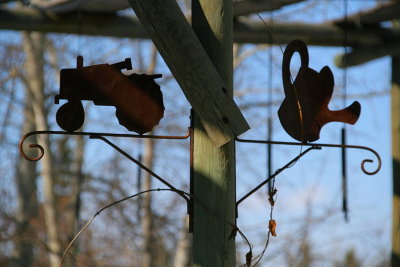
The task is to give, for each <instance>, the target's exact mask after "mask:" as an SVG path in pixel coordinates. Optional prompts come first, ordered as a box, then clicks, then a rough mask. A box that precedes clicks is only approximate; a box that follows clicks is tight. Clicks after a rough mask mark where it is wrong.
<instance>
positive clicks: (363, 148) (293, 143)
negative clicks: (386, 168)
mask: <svg viewBox="0 0 400 267" xmlns="http://www.w3.org/2000/svg"><path fill="white" fill-rule="evenodd" d="M235 140H236V141H237V142H242V143H255V144H275V145H290V146H318V147H337V148H354V149H362V150H368V151H370V152H372V153H373V154H374V155H375V157H376V158H377V160H378V162H377V167H376V169H375V170H374V171H367V170H366V169H365V163H367V162H368V163H372V162H374V161H373V160H372V159H364V160H363V161H362V162H361V170H362V171H363V172H364V173H365V174H368V175H374V174H376V173H378V172H379V171H380V169H381V166H382V161H381V157H380V156H379V154H378V152H376V151H375V150H373V149H372V148H370V147H366V146H356V145H340V144H318V143H299V142H281V141H268V140H250V139H239V138H236V139H235Z"/></svg>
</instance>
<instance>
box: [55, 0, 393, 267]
mask: <svg viewBox="0 0 400 267" xmlns="http://www.w3.org/2000/svg"><path fill="white" fill-rule="evenodd" d="M314 3H315V4H314V5H313V6H312V7H313V11H312V12H310V11H309V9H307V8H306V7H303V6H304V5H301V4H300V5H293V7H289V8H286V9H283V10H282V11H278V12H275V13H274V19H276V20H279V19H285V20H286V21H287V20H291V21H303V22H310V23H315V22H321V21H324V20H329V19H334V18H338V17H343V15H344V12H343V10H344V8H343V7H344V5H343V3H344V1H339V0H332V1H320V2H319V3H318V1H314ZM375 4H376V1H369V0H365V1H364V0H363V1H359V0H349V1H348V12H349V14H350V13H352V12H355V11H357V10H360V9H365V8H368V7H372V6H374V5H375ZM327 6H328V8H327ZM298 10H301V12H298ZM261 15H262V17H263V18H264V19H265V20H266V21H268V20H269V19H270V17H269V14H261ZM69 38H71V41H70V44H71V47H70V49H71V51H72V52H71V54H73V55H75V54H82V55H84V57H85V63H84V64H85V65H86V64H94V63H104V61H106V62H108V63H114V62H118V61H121V60H123V59H124V58H126V57H132V63H133V64H134V65H135V64H137V62H136V61H135V58H134V52H133V51H132V49H127V48H125V47H124V45H123V44H124V42H125V41H123V40H122V41H120V42H117V41H116V40H115V39H111V40H107V41H104V42H101V44H100V42H98V43H97V44H96V40H99V39H96V38H84V37H75V36H71V37H69ZM88 43H90V45H86V44H88ZM102 46H104V47H107V48H109V49H110V51H111V52H110V53H109V54H108V55H107V56H106V57H107V58H106V59H105V58H104V57H103V58H98V55H97V54H96V53H92V52H91V51H96V49H102ZM253 47H254V46H253V45H246V46H245V47H244V48H243V49H245V50H246V49H252V48H253ZM282 49H284V45H282ZM113 51H114V52H115V51H117V52H115V53H114V52H113ZM144 51H145V53H149V51H148V50H146V49H144ZM343 51H344V48H340V47H339V48H326V47H309V55H310V64H309V66H310V67H311V68H313V69H315V70H318V71H319V70H320V69H321V68H322V67H324V66H326V65H327V66H329V67H330V68H331V69H332V72H333V74H334V78H335V89H334V96H333V98H332V101H331V103H330V105H329V107H330V108H331V109H341V108H343V107H344V106H345V105H349V104H351V102H353V101H356V100H357V101H359V102H360V103H361V106H362V111H361V116H360V118H359V120H358V122H357V123H356V124H355V125H346V126H345V127H346V129H347V143H348V144H351V145H361V146H368V147H371V148H372V149H375V150H376V151H377V152H378V153H379V154H380V156H381V159H382V169H381V170H380V172H379V173H378V174H376V175H373V176H369V175H366V174H364V173H363V172H362V171H361V169H360V164H361V162H362V160H364V159H373V160H374V163H372V164H371V165H366V168H367V169H369V170H373V169H374V168H375V167H376V165H375V164H376V159H375V158H374V155H373V154H371V153H370V152H368V151H362V150H355V149H348V150H347V156H348V160H347V164H348V165H347V170H348V204H349V218H350V220H349V222H347V223H346V222H345V221H344V219H343V215H342V213H341V211H340V209H341V159H340V155H341V151H340V149H338V148H323V149H322V150H318V151H311V152H310V153H308V154H307V155H305V156H304V157H303V158H301V159H300V160H299V161H297V162H296V164H294V165H293V166H292V167H291V168H289V169H287V170H285V171H283V172H282V173H281V174H280V175H278V176H277V178H276V187H277V189H278V194H277V202H276V207H275V209H274V213H273V218H274V219H275V220H276V221H277V223H278V227H277V232H278V236H277V237H274V238H272V239H271V243H270V247H269V250H268V251H267V254H266V259H267V260H268V259H270V260H273V262H275V263H276V262H278V263H279V262H280V261H284V260H285V259H284V258H283V257H282V255H281V254H279V249H282V244H283V243H284V241H285V240H288V239H289V240H290V238H294V239H295V240H297V239H299V238H300V237H301V236H302V235H304V234H305V230H304V229H306V228H307V227H304V225H305V224H307V223H309V226H310V227H311V228H312V229H308V230H307V231H309V232H308V234H309V238H310V240H311V241H312V244H313V245H314V247H315V249H316V252H317V253H318V254H319V255H323V254H327V253H328V254H329V255H330V256H335V255H338V256H339V255H343V253H345V252H346V250H348V249H350V248H355V249H356V251H357V255H359V256H361V257H364V258H365V261H366V263H368V260H371V261H372V260H373V259H375V257H376V255H378V254H379V253H381V252H382V251H383V252H384V253H387V252H388V251H389V249H390V227H391V224H390V220H391V195H392V184H391V179H392V177H391V167H392V166H391V136H390V95H389V90H390V58H388V57H386V58H381V59H378V60H374V61H371V62H369V63H366V64H363V65H361V66H357V67H352V68H349V69H347V70H346V71H345V70H343V69H338V68H336V67H335V65H334V63H333V59H334V57H335V56H336V55H337V54H339V53H342V52H343ZM269 53H270V50H268V49H267V48H265V49H262V50H260V51H259V52H257V53H255V54H254V55H253V56H252V57H250V58H248V59H247V60H245V61H244V62H243V63H242V65H241V66H240V69H239V70H238V72H237V73H235V89H236V90H237V91H238V93H239V94H238V95H239V96H237V97H236V98H235V100H236V102H237V103H238V104H239V105H241V104H244V103H248V102H260V101H269V100H272V101H273V102H274V103H275V102H276V104H275V105H273V106H272V107H271V108H270V109H268V108H256V107H250V108H246V109H243V110H242V111H243V114H244V116H245V117H246V118H247V119H248V122H249V124H250V126H251V130H250V131H248V132H247V133H245V134H243V135H242V136H240V137H241V138H249V139H252V138H254V139H266V136H267V134H266V129H267V123H266V117H267V116H268V114H272V116H273V140H276V141H294V140H293V139H292V138H291V137H289V136H288V135H287V134H286V133H285V132H284V130H283V129H282V127H281V125H280V123H279V120H278V119H277V115H276V112H277V110H278V108H279V105H280V102H281V101H282V100H283V94H282V93H283V88H282V81H281V62H282V52H281V50H280V48H278V47H274V48H272V61H271V60H270V57H269V56H270V54H269ZM100 61H101V62H100ZM298 62H299V61H298V58H297V59H296V56H294V58H293V62H292V64H291V67H292V70H293V73H292V75H293V76H295V73H296V68H298V64H299V63H298ZM74 66H75V57H71V58H70V59H69V60H66V61H65V62H64V66H63V67H65V68H70V67H74ZM269 68H272V72H270V70H269ZM157 71H158V72H160V73H163V75H164V77H166V76H168V75H169V71H168V69H167V67H166V66H165V64H164V63H163V62H161V65H160V67H159V68H158V69H157ZM269 73H272V76H270V75H269ZM345 76H346V77H347V79H346V94H347V97H346V104H345V103H344V101H343V98H342V97H341V96H343V92H344V89H343V85H344V84H345V82H344V77H345ZM164 82H165V81H164ZM166 84H167V86H166V87H167V88H168V90H171V91H172V92H165V99H164V101H165V106H166V115H165V119H163V120H162V121H161V124H160V125H161V126H163V127H166V126H168V123H171V119H169V118H174V112H175V110H176V106H177V105H178V106H179V108H180V107H181V106H184V108H183V109H184V110H187V114H186V115H185V114H183V115H182V116H181V117H179V124H180V125H183V127H185V125H188V123H189V120H188V115H189V107H188V103H187V101H186V100H181V102H180V103H176V102H174V100H175V98H176V95H178V96H179V99H182V98H183V95H182V93H181V92H180V89H179V86H178V85H177V84H176V82H175V81H174V80H173V79H172V80H169V81H167V82H166ZM271 86H272V88H273V93H272V94H270V91H269V90H270V87H271ZM248 89H251V90H250V92H251V94H248V95H246V96H244V97H242V96H240V93H241V92H246V90H248ZM371 95H373V96H371ZM270 98H272V99H270ZM85 107H86V108H88V110H89V111H88V112H89V113H90V114H91V116H93V118H94V120H93V123H90V122H89V123H88V125H87V127H88V128H90V129H91V130H98V131H104V130H109V129H110V128H109V127H110V125H116V124H117V122H116V119H115V121H107V123H106V124H104V125H103V126H97V125H96V122H97V121H101V120H104V116H105V115H104V114H113V112H114V110H112V109H109V108H100V109H99V107H93V105H91V104H87V106H85ZM96 110H102V111H101V112H97V111H96ZM52 126H55V127H56V125H54V121H53V125H52ZM342 127H343V124H341V123H330V124H328V125H326V126H324V127H323V128H322V130H321V138H320V140H318V141H317V142H318V143H330V144H339V143H340V131H341V129H342ZM116 129H117V130H118V131H120V130H121V128H116ZM123 131H124V130H122V132H123ZM176 134H177V135H179V134H181V133H180V132H177V133H176ZM182 134H184V133H182ZM98 142H100V141H90V142H89V143H88V147H89V149H88V152H87V153H88V156H89V158H96V161H92V162H88V163H87V166H86V168H87V169H96V168H97V167H98V166H100V165H101V164H103V157H104V158H106V157H107V156H108V155H109V153H112V152H111V151H110V149H109V148H106V146H105V145H99V143H98ZM117 142H121V144H125V143H123V141H117ZM175 144H176V147H175ZM183 145H187V143H185V144H183ZM180 146H181V145H178V144H177V143H173V144H171V145H170V149H168V151H162V152H160V156H161V157H162V158H164V159H166V160H165V161H161V160H158V161H157V163H158V165H157V164H156V166H155V171H156V172H160V173H162V174H163V175H165V176H166V177H168V179H171V180H172V179H173V178H172V177H174V176H173V175H174V173H175V167H173V166H172V165H174V164H175V163H174V162H171V161H169V160H168V159H176V158H174V157H178V160H180V161H181V162H187V161H185V160H187V157H188V155H187V154H184V153H182V151H181V150H179V148H180ZM236 146H237V151H236V156H237V197H238V198H240V197H241V196H243V195H245V194H246V193H247V192H248V191H249V190H250V189H252V188H254V187H255V186H256V185H257V184H258V183H260V182H261V181H263V180H264V179H266V177H267V168H266V146H264V145H254V144H242V143H237V145H236ZM304 149H305V148H303V150H304ZM139 150H141V143H140V142H137V143H133V144H132V143H131V144H130V147H129V149H128V151H129V152H131V153H132V154H133V155H136V154H137V153H138V151H139ZM177 151H181V152H177ZM299 152H300V147H285V146H278V145H274V146H273V159H272V162H273V164H272V166H273V170H272V172H274V171H275V170H277V169H278V168H281V167H282V166H283V165H285V164H286V163H287V162H288V161H290V160H291V159H292V158H294V157H295V156H297V155H298V154H299ZM177 154H178V155H177ZM181 154H183V155H181ZM131 168H132V169H131V172H132V173H133V174H134V173H135V170H136V169H135V168H136V167H133V166H132V167H131ZM179 168H181V174H180V176H181V177H174V179H175V178H177V183H179V185H180V186H182V187H183V188H185V186H187V185H188V181H187V180H185V179H186V178H187V176H186V174H187V173H188V165H185V164H181V165H180V167H179ZM182 170H183V171H182ZM174 181H175V180H174ZM157 186H160V185H159V184H158V183H157V182H155V187H157ZM160 202H162V198H161V200H160ZM182 210H184V209H182ZM93 211H94V210H93ZM269 211H270V208H269V204H268V203H267V197H266V193H265V188H263V189H261V190H260V191H259V192H258V193H257V194H255V195H253V196H251V197H249V198H248V199H247V200H246V201H244V202H243V203H242V204H241V205H240V207H239V219H238V223H239V227H240V228H241V229H242V231H244V233H245V234H246V235H248V237H249V239H250V242H252V244H253V245H254V250H255V252H254V253H255V254H257V253H259V252H260V251H261V250H262V247H263V243H264V241H265V234H266V227H267V222H268V220H269ZM326 214H328V215H329V216H326ZM90 215H91V214H90V212H88V216H89V217H90ZM310 219H313V220H315V221H312V222H309V220H310ZM99 220H101V219H99ZM318 220H322V221H323V223H320V222H319V221H318ZM296 238H297V239H296ZM293 242H295V241H293ZM239 251H245V248H243V247H242V246H240V245H239ZM274 255H278V256H274ZM279 255H281V256H279ZM262 266H276V265H269V264H267V263H264V264H263V265H262ZM318 266H322V267H323V266H325V265H324V264H323V262H322V261H321V264H320V265H318Z"/></svg>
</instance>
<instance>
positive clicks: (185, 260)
mask: <svg viewBox="0 0 400 267" xmlns="http://www.w3.org/2000/svg"><path fill="white" fill-rule="evenodd" d="M192 242H193V240H192V235H191V234H190V233H189V217H188V216H185V219H184V221H183V227H182V229H181V231H180V233H179V240H178V244H177V247H176V253H175V259H174V267H190V266H192Z"/></svg>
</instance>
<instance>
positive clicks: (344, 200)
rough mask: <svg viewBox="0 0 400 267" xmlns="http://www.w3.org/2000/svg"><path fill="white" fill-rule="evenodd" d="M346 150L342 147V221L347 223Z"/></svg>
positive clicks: (344, 141)
mask: <svg viewBox="0 0 400 267" xmlns="http://www.w3.org/2000/svg"><path fill="white" fill-rule="evenodd" d="M342 145H346V128H345V127H343V128H342ZM346 156H347V155H346V148H345V147H342V211H343V214H344V219H345V221H346V222H349V212H348V206H347V203H348V202H347V157H346Z"/></svg>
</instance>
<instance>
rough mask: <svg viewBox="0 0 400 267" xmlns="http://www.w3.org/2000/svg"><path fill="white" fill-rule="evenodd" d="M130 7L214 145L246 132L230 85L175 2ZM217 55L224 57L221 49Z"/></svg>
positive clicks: (135, 2) (143, 0) (140, 1)
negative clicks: (224, 79) (230, 93)
mask: <svg viewBox="0 0 400 267" xmlns="http://www.w3.org/2000/svg"><path fill="white" fill-rule="evenodd" d="M129 3H130V4H131V6H132V8H133V10H134V11H135V14H136V15H137V17H138V18H139V20H140V21H141V22H142V23H143V25H144V27H145V28H146V30H147V32H148V34H149V36H150V38H151V39H152V40H153V43H154V45H155V46H156V47H157V49H158V51H159V52H160V54H161V56H162V57H163V59H164V61H165V63H166V64H167V65H168V67H169V69H170V70H171V72H172V74H173V75H174V77H175V79H176V81H177V82H178V83H179V85H180V86H181V89H182V91H183V92H184V94H185V96H186V98H187V99H188V101H189V103H190V104H191V105H192V107H193V108H194V110H195V111H196V113H197V115H198V117H200V119H201V122H202V124H203V126H204V129H205V130H206V132H207V134H208V135H209V136H210V137H211V138H212V141H213V142H214V144H216V145H217V146H222V145H223V144H226V143H227V142H228V141H230V140H233V139H234V138H235V137H236V136H238V135H240V134H242V133H244V132H245V131H247V130H248V129H249V128H250V127H249V125H248V124H247V122H246V120H245V118H244V117H243V115H242V113H241V112H240V109H239V108H238V107H237V105H236V104H235V102H234V101H233V99H232V97H231V95H229V93H228V89H227V87H229V85H228V84H225V82H224V81H223V79H222V78H221V77H220V75H219V74H218V71H217V69H216V66H214V64H213V62H212V61H211V60H210V59H209V56H207V53H206V51H205V50H204V48H203V46H202V44H201V43H200V42H199V40H198V38H197V37H196V35H195V34H194V32H193V30H192V29H191V27H190V25H189V23H188V22H187V20H186V18H185V16H184V15H183V13H182V10H181V9H180V8H179V5H178V4H177V2H176V0H152V1H148V0H129ZM216 16H217V17H219V16H221V14H218V15H216ZM232 19H233V18H232V17H230V20H232ZM231 23H232V21H231ZM230 34H231V35H232V33H230ZM212 38H215V37H210V41H212V40H211V39H212ZM219 41H221V40H218V41H217V43H218V42H219ZM212 43H213V44H214V43H216V41H212ZM218 51H221V52H222V54H225V52H223V51H222V49H219V50H218ZM218 53H219V52H218ZM216 56H218V54H216Z"/></svg>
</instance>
